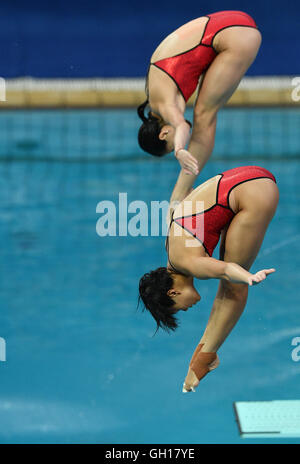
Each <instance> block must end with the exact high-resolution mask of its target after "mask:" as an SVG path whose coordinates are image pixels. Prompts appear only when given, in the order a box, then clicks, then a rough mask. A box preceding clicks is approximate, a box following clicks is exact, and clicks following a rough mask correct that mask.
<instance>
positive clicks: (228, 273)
mask: <svg viewBox="0 0 300 464" xmlns="http://www.w3.org/2000/svg"><path fill="white" fill-rule="evenodd" d="M185 267H186V269H187V271H188V272H190V273H191V274H192V275H193V276H194V277H196V278H197V279H202V280H206V279H222V280H227V281H229V282H232V283H237V284H248V285H250V286H252V285H256V284H258V283H260V282H262V281H263V280H264V279H266V277H267V276H268V275H269V274H272V273H273V272H275V269H273V268H272V269H263V270H261V271H258V272H256V273H255V274H251V272H248V271H247V270H246V269H244V268H243V267H242V266H240V265H239V264H236V263H228V262H226V261H221V260H219V259H215V258H195V259H192V260H191V259H190V260H189V261H188V262H187V263H186V265H185Z"/></svg>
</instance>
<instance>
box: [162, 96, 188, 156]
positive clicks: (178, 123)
mask: <svg viewBox="0 0 300 464" xmlns="http://www.w3.org/2000/svg"><path fill="white" fill-rule="evenodd" d="M158 111H159V114H160V115H161V117H162V118H163V120H164V121H165V122H166V123H167V124H170V125H171V126H173V127H174V129H175V136H174V153H175V156H176V154H177V152H178V151H179V150H180V149H182V148H184V147H185V146H186V144H187V143H188V142H189V140H190V129H191V128H190V126H189V124H188V123H187V122H186V120H185V119H184V115H183V113H182V112H181V111H180V110H179V108H178V107H177V106H176V105H174V104H166V103H164V104H160V105H158Z"/></svg>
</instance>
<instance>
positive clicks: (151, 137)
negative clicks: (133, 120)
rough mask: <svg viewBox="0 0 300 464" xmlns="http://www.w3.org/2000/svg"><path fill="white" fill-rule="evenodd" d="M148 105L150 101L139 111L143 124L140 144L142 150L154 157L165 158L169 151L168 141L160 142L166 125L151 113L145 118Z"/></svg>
mask: <svg viewBox="0 0 300 464" xmlns="http://www.w3.org/2000/svg"><path fill="white" fill-rule="evenodd" d="M147 105H148V100H146V101H144V103H142V104H141V105H140V106H139V107H138V109H137V113H138V115H139V117H140V118H141V120H142V121H143V124H142V125H141V127H140V129H139V133H138V142H139V146H140V147H141V149H142V150H144V151H146V152H147V153H150V155H153V156H163V155H165V154H166V153H168V151H167V141H166V140H160V138H159V134H160V131H161V128H162V126H163V124H164V123H162V120H161V119H158V118H157V117H155V116H153V115H152V114H151V112H150V111H149V113H148V116H145V108H146V106H147Z"/></svg>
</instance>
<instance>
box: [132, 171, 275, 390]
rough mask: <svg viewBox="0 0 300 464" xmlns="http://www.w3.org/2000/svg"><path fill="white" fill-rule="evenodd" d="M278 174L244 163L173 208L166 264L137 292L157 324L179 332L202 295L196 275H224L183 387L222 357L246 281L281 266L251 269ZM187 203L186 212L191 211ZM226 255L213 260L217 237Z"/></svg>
mask: <svg viewBox="0 0 300 464" xmlns="http://www.w3.org/2000/svg"><path fill="white" fill-rule="evenodd" d="M278 199H279V193H278V188H277V185H276V180H275V177H274V176H273V174H271V173H270V172H269V171H267V170H266V169H264V168H261V167H258V166H243V167H238V168H234V169H230V170H228V171H225V172H223V173H222V174H218V175H217V176H215V177H213V178H211V179H209V180H208V181H206V182H204V184H202V185H200V186H199V187H197V188H196V189H195V190H193V191H192V192H191V193H190V194H189V195H188V196H187V197H186V198H185V200H184V201H183V202H182V203H181V204H179V205H178V206H177V207H176V208H175V210H174V211H173V217H172V220H171V223H170V227H169V231H168V237H167V241H166V248H167V252H168V264H167V267H160V268H158V269H156V270H155V271H151V272H150V273H147V274H145V275H144V276H143V277H142V278H141V279H140V283H139V294H140V298H141V299H142V301H143V303H144V305H145V307H146V308H147V309H148V310H149V311H150V313H151V314H152V316H153V317H154V319H155V321H156V324H157V329H158V328H159V327H162V328H163V329H165V330H167V331H169V330H175V329H176V328H177V326H178V324H177V320H176V318H175V314H176V313H177V312H178V311H180V310H182V311H187V309H188V308H190V307H191V306H193V305H194V304H196V303H197V302H198V301H200V298H201V297H200V295H199V293H198V292H197V290H196V289H195V288H194V284H193V279H194V278H197V279H220V282H219V288H218V292H217V295H216V297H215V300H214V303H213V307H212V311H211V314H210V317H209V320H208V323H207V327H206V329H205V331H204V333H203V335H202V338H201V340H200V342H199V345H198V346H197V348H196V350H195V352H194V354H193V357H192V359H191V362H190V365H189V371H188V374H187V377H186V379H185V383H184V387H183V391H184V392H186V391H194V388H195V387H196V386H197V385H198V384H199V381H200V380H201V379H202V378H203V377H204V376H205V375H206V374H207V373H208V372H209V371H210V370H212V369H214V368H216V367H217V365H218V363H219V359H218V356H217V354H216V352H217V350H218V349H219V347H220V346H221V345H222V343H223V342H224V340H225V339H226V337H227V336H228V334H229V333H230V331H231V330H232V329H233V327H234V326H235V324H236V323H237V321H238V319H239V317H240V316H241V314H242V312H243V310H244V307H245V305H246V302H247V297H248V286H252V285H256V284H258V283H260V282H262V281H263V280H264V279H266V277H267V276H268V275H269V274H271V273H273V272H275V269H263V270H260V271H258V272H255V273H254V274H253V273H250V272H249V269H250V267H251V265H252V264H253V262H254V260H255V257H256V255H257V253H258V251H259V249H260V247H261V244H262V242H263V239H264V236H265V233H266V230H267V228H268V225H269V223H270V221H271V219H272V218H273V216H274V214H275V211H276V207H277V204H278ZM186 206H189V211H188V214H186V213H185V211H186V209H187V208H186ZM220 236H221V243H220V259H219V260H217V259H214V258H212V253H213V250H214V248H215V247H216V245H217V243H218V241H219V238H220Z"/></svg>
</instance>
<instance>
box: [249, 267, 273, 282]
mask: <svg viewBox="0 0 300 464" xmlns="http://www.w3.org/2000/svg"><path fill="white" fill-rule="evenodd" d="M273 272H276V269H273V268H272V269H263V270H261V271H258V272H257V273H256V274H253V275H252V276H251V277H250V278H249V281H248V284H249V285H250V286H252V285H257V284H259V283H260V282H262V281H263V280H265V279H266V278H267V276H268V275H269V274H272V273H273Z"/></svg>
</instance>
